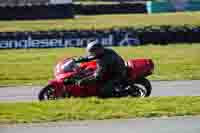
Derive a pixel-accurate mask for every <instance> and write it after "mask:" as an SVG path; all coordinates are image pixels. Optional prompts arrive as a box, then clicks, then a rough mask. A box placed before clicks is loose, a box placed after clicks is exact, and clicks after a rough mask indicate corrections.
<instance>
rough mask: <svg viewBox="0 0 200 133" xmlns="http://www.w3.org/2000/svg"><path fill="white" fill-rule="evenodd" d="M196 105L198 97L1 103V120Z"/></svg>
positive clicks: (158, 112)
mask: <svg viewBox="0 0 200 133" xmlns="http://www.w3.org/2000/svg"><path fill="white" fill-rule="evenodd" d="M199 105H200V97H162V98H161V97H154V98H144V99H135V98H121V99H107V100H102V99H96V98H86V99H66V100H60V101H51V102H42V103H0V107H1V109H0V123H1V124H5V123H36V122H52V121H61V120H62V121H64V120H65V121H66V120H67V121H71V120H103V119H119V118H136V117H160V116H186V115H200V106H199Z"/></svg>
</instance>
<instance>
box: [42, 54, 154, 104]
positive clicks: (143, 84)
mask: <svg viewBox="0 0 200 133" xmlns="http://www.w3.org/2000/svg"><path fill="white" fill-rule="evenodd" d="M125 64H126V68H127V73H128V74H127V75H128V77H127V79H126V80H124V81H123V82H120V83H117V84H116V85H115V87H113V96H112V97H122V96H133V97H148V96H150V94H151V90H152V86H151V83H150V81H149V80H148V79H147V78H146V77H147V76H149V75H151V74H152V72H153V70H154V63H153V61H152V59H130V60H128V61H127V62H125ZM95 70H96V61H90V62H84V63H75V61H74V58H66V59H64V60H61V61H59V62H58V63H57V64H56V66H55V69H54V76H55V78H54V79H53V80H50V81H49V83H48V85H47V86H46V87H44V88H42V89H41V91H40V92H39V95H38V99H39V100H40V101H42V100H56V99H60V98H66V97H72V96H73V97H90V96H99V95H98V87H101V84H100V83H96V84H95V85H94V84H93V85H92V84H91V85H84V86H78V85H77V84H76V82H77V81H78V80H79V79H82V78H84V77H87V76H91V75H93V73H94V72H95ZM122 90H123V91H122Z"/></svg>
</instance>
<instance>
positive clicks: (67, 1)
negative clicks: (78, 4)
mask: <svg viewBox="0 0 200 133" xmlns="http://www.w3.org/2000/svg"><path fill="white" fill-rule="evenodd" d="M50 3H51V4H70V3H72V0H50Z"/></svg>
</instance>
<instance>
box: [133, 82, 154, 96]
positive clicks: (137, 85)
mask: <svg viewBox="0 0 200 133" xmlns="http://www.w3.org/2000/svg"><path fill="white" fill-rule="evenodd" d="M151 91H152V86H151V83H150V81H149V80H148V79H146V78H143V79H139V80H136V81H133V84H132V85H131V87H130V88H129V94H130V95H131V96H133V97H149V96H150V95H151Z"/></svg>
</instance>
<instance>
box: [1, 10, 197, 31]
mask: <svg viewBox="0 0 200 133" xmlns="http://www.w3.org/2000/svg"><path fill="white" fill-rule="evenodd" d="M169 20H170V21H169ZM184 24H188V25H200V12H184V13H162V14H152V15H147V14H129V15H119V14H118V15H96V16H79V17H78V18H76V19H59V20H35V21H32V20H31V21H0V32H8V31H49V30H72V29H78V30H80V29H109V28H113V27H133V26H134V27H138V26H139V27H142V26H149V25H184Z"/></svg>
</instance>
